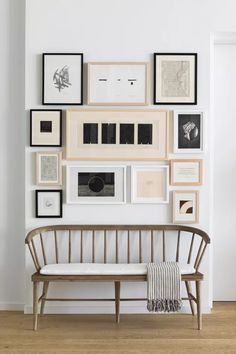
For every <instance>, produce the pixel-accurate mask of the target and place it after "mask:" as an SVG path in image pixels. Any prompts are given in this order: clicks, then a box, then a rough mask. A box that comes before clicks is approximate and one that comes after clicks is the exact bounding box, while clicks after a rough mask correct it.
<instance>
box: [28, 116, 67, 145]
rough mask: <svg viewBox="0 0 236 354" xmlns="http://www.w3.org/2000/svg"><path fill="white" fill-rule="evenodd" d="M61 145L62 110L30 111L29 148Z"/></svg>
mask: <svg viewBox="0 0 236 354" xmlns="http://www.w3.org/2000/svg"><path fill="white" fill-rule="evenodd" d="M61 145H62V110H56V109H55V110H54V109H53V110H46V109H31V110H30V146H48V147H49V146H51V147H53V146H61Z"/></svg>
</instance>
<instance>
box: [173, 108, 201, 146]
mask: <svg viewBox="0 0 236 354" xmlns="http://www.w3.org/2000/svg"><path fill="white" fill-rule="evenodd" d="M201 128H202V127H201V114H200V113H199V114H179V115H178V148H179V149H200V148H201V131H202V129H201Z"/></svg>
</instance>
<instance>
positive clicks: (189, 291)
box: [185, 281, 195, 316]
mask: <svg viewBox="0 0 236 354" xmlns="http://www.w3.org/2000/svg"><path fill="white" fill-rule="evenodd" d="M185 286H186V290H187V294H188V297H190V296H191V295H190V294H192V287H191V283H190V281H185ZM189 305H190V308H191V312H192V315H193V316H194V315H195V308H194V301H193V300H190V299H189Z"/></svg>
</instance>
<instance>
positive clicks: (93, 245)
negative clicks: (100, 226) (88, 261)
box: [92, 230, 95, 263]
mask: <svg viewBox="0 0 236 354" xmlns="http://www.w3.org/2000/svg"><path fill="white" fill-rule="evenodd" d="M92 242H93V244H92V262H93V263H94V262H95V231H94V230H93V236H92Z"/></svg>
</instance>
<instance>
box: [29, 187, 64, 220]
mask: <svg viewBox="0 0 236 354" xmlns="http://www.w3.org/2000/svg"><path fill="white" fill-rule="evenodd" d="M35 216H36V218H62V190H61V189H37V190H36V191H35Z"/></svg>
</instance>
